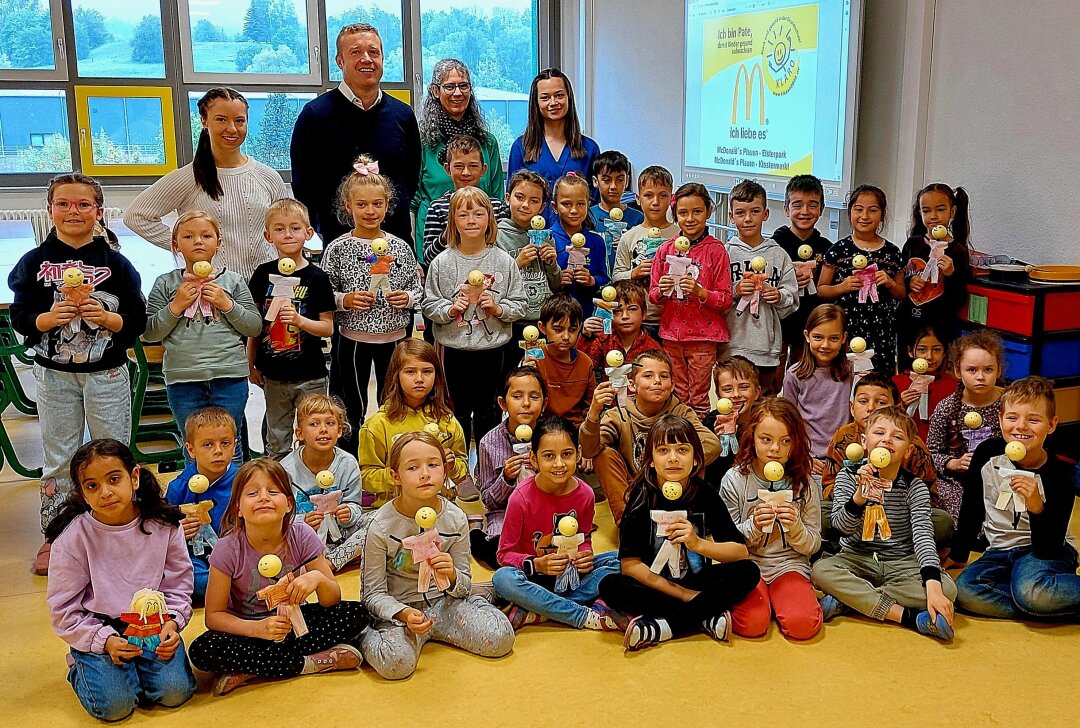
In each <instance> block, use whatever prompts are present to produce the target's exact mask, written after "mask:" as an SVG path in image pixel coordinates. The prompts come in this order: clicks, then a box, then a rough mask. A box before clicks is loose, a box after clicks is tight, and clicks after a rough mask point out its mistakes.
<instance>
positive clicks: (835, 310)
mask: <svg viewBox="0 0 1080 728" xmlns="http://www.w3.org/2000/svg"><path fill="white" fill-rule="evenodd" d="M830 321H839V322H840V330H841V332H843V335H844V339H843V341H841V342H840V343H841V344H843V343H844V342H846V341H847V336H848V327H847V314H846V313H844V309H843V308H842V307H840V306H838V305H836V304H835V303H823V304H821V305H820V306H817V307H815V308H814V310H813V311H811V312H810V315H809V316H807V317H806V324H805V325H804V326H803V331H804V332H805V333H806V334H807V335H808V336H809V334H810V332H812V331H813V330H814V329H816V328H817V327H818V326H821V325H822V324H827V323H829V322H830ZM815 369H817V360H816V359H815V358H814V352H812V351H810V342H809V341H807V342H806V346H804V347H803V350H802V357H801V358H800V359H799V362H798V364H796V365H795V376H796V377H798V378H799V379H809V378H810V377H812V376H814V370H815ZM850 376H851V362H850V361H848V358H847V357H846V356H844V352H843V351H839V352H837V354H836V356H835V357H834V358H833V360H832V362H831V363H830V364H829V377H830V378H831V379H832V380H833V381H834V382H842V381H844V380H845V379H847V378H848V377H850Z"/></svg>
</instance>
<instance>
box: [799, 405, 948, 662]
mask: <svg viewBox="0 0 1080 728" xmlns="http://www.w3.org/2000/svg"><path fill="white" fill-rule="evenodd" d="M915 432H916V430H915V422H914V421H913V420H912V419H911V417H909V416H908V414H907V413H906V412H904V411H903V410H902V409H899V408H897V407H884V408H882V409H879V410H876V411H875V412H874V413H873V414H871V415H870V416H869V417H868V418H867V421H866V433H865V434H864V435H863V437H862V440H863V446H864V447H865V448H866V450H867V451H869V452H870V453H871V457H870V459H871V461H873V462H876V464H872V463H867V464H865V465H861V466H859V465H852V466H850V467H846V468H844V469H843V470H841V471H840V474H839V475H837V476H836V489H835V492H834V497H833V503H832V522H833V525H834V526H835V527H836V528H837V529H838V530H839V531H840V532H841V533H843V534H844V538H843V540H842V541H841V545H842V548H841V550H840V553H838V554H836V555H835V556H829V557H826V558H823V559H819V560H818V561H817V562H816V563H815V564H814V567H813V569H812V573H811V576H812V578H813V580H814V584H815V585H816V586H817V587H818V588H819V589H821V591H823V592H825V597H823V598H822V601H821V611H822V618H823V619H824V620H825V621H826V622H827V621H829V619H830V618H832V617H834V616H836V615H838V614H841V613H843V612H844V611H846V610H847V609H854V610H856V611H858V612H860V613H862V614H864V615H866V616H867V617H871V618H873V619H877V620H881V621H885V620H888V621H890V622H898V623H900V624H901V625H903V626H905V627H909V628H911V629H914V630H917V631H919V632H920V633H922V634H925V635H928V636H931V637H935V638H937V639H940V640H943V641H945V642H950V641H952V638H953V600H954V599H955V598H956V585H955V584H953V581H952V579H951V578H950V577H949V575H948V574H946V573H945V572H943V571H942V570H941V562H940V561H939V560H938V554H937V548H936V547H935V545H934V529H933V526H932V525H931V523H930V489H929V488H927V486H926V483H924V482H923V481H922V480H920V479H919V478H918V477H917V476H915V475H913V474H912V473H911V471H909V470H907V469H906V468H904V467H903V463H904V456H905V455H906V454H907V449H908V448H909V447H911V442H912V441H913V440H914V439H915V437H916V434H915ZM879 449H880V450H879ZM882 452H884V453H885V456H882V455H881V453H882Z"/></svg>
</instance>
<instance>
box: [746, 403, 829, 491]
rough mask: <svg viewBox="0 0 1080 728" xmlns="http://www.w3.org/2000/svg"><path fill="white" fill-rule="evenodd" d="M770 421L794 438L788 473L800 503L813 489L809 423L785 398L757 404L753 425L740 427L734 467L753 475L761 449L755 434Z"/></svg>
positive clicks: (754, 410)
mask: <svg viewBox="0 0 1080 728" xmlns="http://www.w3.org/2000/svg"><path fill="white" fill-rule="evenodd" d="M766 417H772V418H773V419H774V420H776V421H777V422H779V423H780V424H782V425H783V426H784V428H785V429H787V431H788V437H790V438H791V454H790V455H788V461H787V465H786V466H785V468H784V469H785V470H786V471H787V472H786V475H787V476H788V477H789V478H791V494H792V496H794V497H795V499H796V500H798V499H800V498H802V497H803V495H804V494H805V493H806V490H807V488H809V487H810V472H811V470H812V466H813V456H812V455H811V454H810V436H809V435H808V434H807V432H806V422H804V421H803V418H802V417H801V416H800V415H799V410H798V408H797V407H796V406H795V405H794V404H792V403H791V402H789V401H788V400H786V399H784V398H783V397H766V398H765V399H760V400H758V401H757V402H755V403H754V406H753V408H752V409H751V410H750V418H749V421H748V422H747V423H745V424H740V426H739V452H738V454H737V455H736V456H735V465H734V467H736V468H738V469H739V472H741V473H743V474H744V475H747V474H749V473H751V472H753V469H754V460H755V459H756V458H757V449H756V448H755V447H754V435H755V430H757V426H758V425H759V424H761V421H762V420H763V419H765V418H766Z"/></svg>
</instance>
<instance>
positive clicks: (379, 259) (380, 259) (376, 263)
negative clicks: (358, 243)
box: [367, 238, 397, 296]
mask: <svg viewBox="0 0 1080 728" xmlns="http://www.w3.org/2000/svg"><path fill="white" fill-rule="evenodd" d="M395 260H397V256H394V255H390V244H389V243H387V242H386V239H385V238H375V239H374V240H372V241H371V255H369V256H368V257H367V262H368V263H370V264H371V282H370V283H368V293H374V294H375V295H376V296H377V295H379V294H380V293H381V294H383V295H384V296H385V295H386V294H387V293H389V292H390V290H391V289H390V265H391V264H392V263H393V262H394V261H395Z"/></svg>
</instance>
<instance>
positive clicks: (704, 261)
mask: <svg viewBox="0 0 1080 728" xmlns="http://www.w3.org/2000/svg"><path fill="white" fill-rule="evenodd" d="M671 205H672V208H673V209H674V211H675V221H676V222H677V223H678V224H679V229H680V230H681V231H682V235H681V236H680V237H685V238H686V239H687V241H688V242H689V243H690V247H689V249H687V250H686V251H685V255H686V256H688V257H689V259H690V261H689V262H690V264H691V265H690V266H689V267H688V270H687V274H686V275H673V274H672V272H670V271H671V270H672V265H673V263H674V264H676V267H678V265H677V264H678V263H679V262H681V261H675V260H670V261H669V258H676V257H679V253H680V251H678V250H677V248H676V243H677V242H678V241H679V238H676V239H675V240H669V241H667V242H666V243H664V244H663V245H661V246H660V249H659V250H658V251H657V252H656V257H655V258H654V259H653V266H652V273H651V274H650V282H649V300H650V301H651V302H653V303H655V304H662V305H663V307H664V310H663V313H662V314H661V315H660V339H661V340H662V342H663V346H664V350H665V351H667V353H668V356H670V357H671V374H672V379H674V381H675V394H676V395H678V397H679V399H680V400H681V401H682V402H683V403H684V404H686V405H689V406H690V407H691V408H693V410H694V411H695V412H697V415H698V417H704V416H705V415H707V414H708V413H709V386H710V384H711V382H712V379H711V376H712V368H713V364H715V363H716V354H717V347H718V345H719V344H723V343H726V342H727V340H728V329H727V322H726V320H725V318H724V312H725V311H727V310H728V309H729V308H731V270H730V268H731V266H730V263H729V261H728V254H727V250H726V249H725V248H724V244H723V243H721V242H720V241H719V240H717V239H716V238H714V237H713V236H712V235H709V229H708V220H709V216H710V215H712V210H713V203H712V198H711V197H710V196H709V192H708V190H706V189H705V187H704V186H703V185H700V184H697V183H687V184H684V185H683V186H681V187H680V188H679V189H678V190H676V191H675V195H674V196H673V197H672V203H671Z"/></svg>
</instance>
